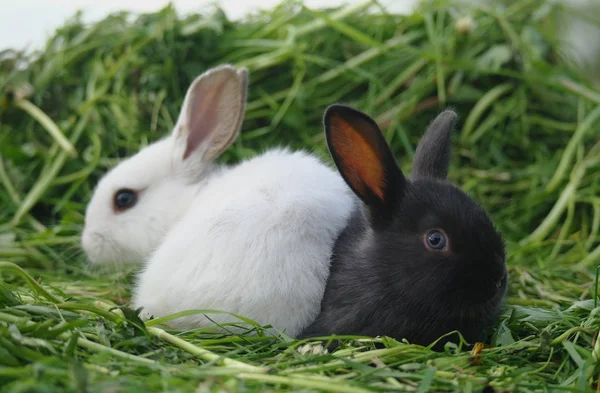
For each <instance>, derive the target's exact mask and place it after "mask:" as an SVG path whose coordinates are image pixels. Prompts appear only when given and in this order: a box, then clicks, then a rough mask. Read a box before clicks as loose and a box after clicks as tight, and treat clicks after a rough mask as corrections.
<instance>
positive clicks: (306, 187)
mask: <svg viewBox="0 0 600 393" xmlns="http://www.w3.org/2000/svg"><path fill="white" fill-rule="evenodd" d="M210 72H211V71H209V72H208V73H206V74H205V75H204V76H203V77H204V78H205V80H207V79H206V78H211V74H210ZM212 72H214V71H212ZM201 78H202V77H201ZM201 78H200V79H201ZM194 83H197V81H195V82H194ZM211 83H213V84H214V83H215V82H214V80H213V81H212V82H211ZM206 86H209V88H207V87H206ZM210 86H212V85H204V86H203V89H204V91H211V90H210ZM193 88H194V84H192V87H191V88H190V91H191V92H188V96H186V100H185V102H184V108H183V109H182V116H184V118H180V120H179V121H178V126H177V127H176V129H175V130H174V132H173V134H172V135H171V136H169V137H167V138H165V139H163V140H162V141H159V142H157V143H155V144H153V145H151V146H149V147H146V148H145V149H143V150H141V151H140V152H139V153H138V154H136V155H135V156H133V157H131V158H129V159H127V160H125V161H123V162H122V163H121V164H119V165H118V166H116V167H115V168H114V169H113V170H112V171H110V172H109V173H108V174H107V175H106V176H105V177H104V178H103V179H102V180H101V181H100V183H99V184H98V186H97V189H96V191H95V192H94V195H93V197H92V200H91V201H90V204H89V206H88V210H87V212H86V225H85V229H84V232H83V236H82V245H83V248H84V250H85V252H86V254H87V255H88V258H89V259H90V261H91V262H93V263H108V262H133V263H143V264H144V266H143V268H142V270H141V272H140V274H139V277H138V282H137V285H136V287H135V291H134V296H133V301H132V303H133V306H134V307H135V308H139V307H143V313H144V314H146V315H153V316H154V317H161V316H166V315H170V314H173V313H176V312H179V311H186V310H203V309H214V310H221V311H226V312H229V313H234V314H240V315H242V316H244V317H247V318H250V319H253V320H255V321H257V322H258V323H260V324H263V325H267V324H270V325H273V326H274V327H275V328H277V329H279V330H284V331H285V332H286V333H287V334H288V335H291V336H294V335H297V334H298V333H300V331H301V330H302V329H303V328H304V327H306V326H307V325H308V324H309V323H311V322H312V321H313V320H314V319H315V318H316V316H317V314H318V312H319V309H320V302H321V299H322V296H323V293H324V290H325V283H326V280H327V277H328V275H329V258H330V255H331V251H332V248H333V243H334V241H335V239H336V238H337V236H338V234H339V233H340V232H341V230H342V229H343V228H344V226H345V225H346V222H347V220H348V217H349V215H350V211H351V209H352V203H353V200H354V199H353V197H352V194H351V192H350V190H349V188H348V186H347V185H346V184H345V182H344V181H343V180H342V178H341V177H340V176H339V174H338V173H337V172H336V171H335V170H333V169H332V168H330V167H328V166H326V165H324V164H323V163H322V162H321V161H320V160H318V159H317V158H316V157H314V156H313V155H310V154H308V153H305V152H290V151H288V150H286V149H273V150H270V151H267V152H265V153H263V154H262V155H260V156H257V157H255V158H252V159H250V160H247V161H244V162H242V163H240V164H238V165H236V166H233V167H230V168H225V167H213V165H212V164H211V163H210V159H207V158H206V157H207V153H206V152H210V157H211V158H213V157H215V156H216V155H217V154H216V153H214V152H218V151H222V150H223V149H224V147H226V145H228V144H229V143H231V140H230V141H229V142H227V143H224V142H223V141H225V140H226V139H227V138H226V133H225V132H224V131H223V130H224V129H225V128H227V127H225V128H223V127H221V128H219V129H218V132H219V133H220V135H219V137H218V138H215V137H212V134H211V138H212V139H211V140H210V141H209V142H206V143H204V142H203V144H202V145H201V147H199V148H198V149H197V150H198V152H194V153H193V154H192V155H190V157H188V158H187V159H185V160H184V159H182V152H183V151H184V149H185V143H186V142H185V141H186V140H185V138H184V137H183V136H182V135H184V136H185V133H186V132H188V133H189V132H193V130H186V129H185V125H186V124H187V123H186V119H185V114H186V113H194V110H190V108H189V105H190V102H193V103H194V104H195V105H201V104H198V103H196V102H195V100H194V99H192V98H190V97H189V96H190V94H191V95H193V91H192V90H193ZM233 91H234V90H233V89H232V90H231V92H229V93H227V92H226V93H223V94H224V95H225V96H226V97H224V98H222V100H221V101H222V102H224V101H227V102H232V97H231V94H233V93H232V92H233ZM195 99H196V101H198V100H197V97H195ZM216 107H218V106H216ZM221 107H223V106H222V105H221ZM192 109H193V108H192ZM242 109H243V106H242ZM237 110H238V111H239V108H238V109H237ZM225 113H226V111H223V114H220V115H219V116H220V117H219V119H223V118H224V116H226V115H225ZM220 121H221V122H222V120H220ZM229 123H230V125H229V126H228V127H229V128H230V129H231V130H230V131H231V132H232V135H234V132H237V131H238V130H234V128H235V127H239V124H237V123H235V122H234V121H230V122H229ZM235 124H237V126H235ZM179 128H181V129H179ZM215 141H217V142H218V143H217V142H215ZM192 168H193V169H192ZM120 188H132V189H138V190H143V191H142V192H141V193H140V196H139V201H138V203H137V204H136V205H135V206H134V207H132V208H131V209H129V210H127V211H122V212H115V211H114V210H113V208H112V198H113V195H114V193H115V192H116V191H117V190H119V189H120ZM208 317H209V318H210V320H209V319H208V318H207V317H205V316H204V315H202V314H196V315H192V316H186V317H181V318H178V319H176V320H173V321H171V322H170V323H169V325H170V326H171V327H174V328H181V329H189V328H196V327H208V326H212V325H213V322H211V320H212V321H216V322H217V323H224V322H236V321H237V322H239V321H238V320H237V319H236V318H235V317H233V316H229V315H226V314H210V315H208Z"/></svg>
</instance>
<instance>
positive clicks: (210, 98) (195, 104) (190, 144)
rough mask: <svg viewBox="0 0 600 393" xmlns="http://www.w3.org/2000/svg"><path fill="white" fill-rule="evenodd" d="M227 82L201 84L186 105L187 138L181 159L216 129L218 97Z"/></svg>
mask: <svg viewBox="0 0 600 393" xmlns="http://www.w3.org/2000/svg"><path fill="white" fill-rule="evenodd" d="M226 83H227V80H222V81H221V82H220V83H219V84H218V85H216V86H215V85H214V84H212V83H202V82H200V86H198V87H197V88H196V89H195V91H194V92H193V95H192V97H191V100H190V103H189V105H188V109H187V110H188V113H187V117H188V122H187V127H188V130H187V131H188V136H187V145H186V148H185V152H184V153H183V159H184V160H185V159H186V158H188V157H189V156H190V154H192V152H193V151H194V150H196V149H197V148H198V146H200V145H201V144H202V142H204V141H205V140H206V139H208V138H209V136H210V135H211V134H212V133H213V132H214V131H215V129H216V127H217V123H218V122H217V120H218V115H219V113H218V112H219V103H220V98H221V97H220V96H221V94H222V92H223V89H224V88H225V84H226Z"/></svg>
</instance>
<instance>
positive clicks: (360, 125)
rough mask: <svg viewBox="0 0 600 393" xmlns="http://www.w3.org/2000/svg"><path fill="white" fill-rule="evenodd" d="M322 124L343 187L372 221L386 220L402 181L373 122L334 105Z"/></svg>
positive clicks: (401, 176) (399, 191)
mask: <svg viewBox="0 0 600 393" xmlns="http://www.w3.org/2000/svg"><path fill="white" fill-rule="evenodd" d="M323 122H324V125H325V136H326V138H327V145H328V147H329V151H330V152H331V156H332V158H333V161H334V162H335V165H336V166H337V168H338V170H339V172H340V174H341V175H342V177H343V178H344V180H345V181H346V183H347V184H348V185H349V186H350V188H351V189H352V190H353V191H354V193H355V194H356V195H357V196H358V197H359V198H360V199H361V200H362V201H363V202H364V203H365V204H366V205H367V206H368V207H369V209H370V211H371V213H372V217H374V218H375V219H386V217H387V218H389V217H390V216H391V210H392V209H393V207H394V205H395V204H396V202H397V201H398V200H399V198H400V195H401V193H402V192H403V190H404V187H405V184H406V180H405V178H404V175H403V174H402V172H401V171H400V168H398V165H397V164H396V160H395V159H394V156H393V155H392V152H391V150H390V149H389V147H388V145H387V142H386V140H385V138H384V136H383V134H382V133H381V130H380V129H379V127H378V126H377V124H376V123H375V121H374V120H373V119H371V118H370V117H369V116H367V115H366V114H364V113H362V112H359V111H357V110H355V109H352V108H350V107H347V106H344V105H338V104H335V105H331V106H329V107H328V108H327V110H326V111H325V116H324V120H323Z"/></svg>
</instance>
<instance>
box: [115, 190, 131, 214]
mask: <svg viewBox="0 0 600 393" xmlns="http://www.w3.org/2000/svg"><path fill="white" fill-rule="evenodd" d="M136 202H137V193H136V192H135V191H133V190H130V189H128V188H123V189H120V190H119V191H117V192H116V193H115V197H114V200H113V204H114V208H115V210H117V211H118V210H126V209H129V208H131V207H133V206H134V205H135V204H136Z"/></svg>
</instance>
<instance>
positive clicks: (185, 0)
mask: <svg viewBox="0 0 600 393" xmlns="http://www.w3.org/2000/svg"><path fill="white" fill-rule="evenodd" d="M417 1H418V0H382V1H381V3H382V4H384V5H385V6H386V7H387V8H388V9H389V10H390V11H396V12H409V11H410V10H411V9H412V7H413V5H414V4H415V3H416V2H417ZM357 2H358V0H306V1H305V4H306V5H307V6H309V7H311V8H313V7H317V8H319V7H326V6H335V5H341V4H351V3H357ZM172 3H173V5H174V6H175V8H176V9H177V10H178V11H179V12H182V13H188V12H193V11H196V10H199V9H202V7H205V6H207V5H210V4H214V3H215V1H214V0H173V1H172ZM217 3H220V4H221V6H222V8H223V9H224V10H225V12H226V14H227V15H228V17H229V18H232V19H237V18H240V17H242V16H244V15H245V14H246V13H248V12H249V11H252V10H256V9H259V8H262V9H269V8H272V7H274V6H275V5H276V4H278V3H279V0H219V1H217ZM167 4H168V0H0V50H1V49H6V48H24V47H25V46H29V45H32V47H35V48H40V47H41V45H43V43H44V42H45V41H46V38H47V37H48V36H49V35H50V34H51V33H52V32H53V31H54V30H55V29H56V28H57V27H59V26H61V25H62V24H63V23H64V21H65V20H66V19H67V18H69V17H71V16H73V15H74V14H75V12H76V11H77V10H78V9H81V10H83V11H84V20H85V21H86V22H87V21H94V20H100V19H102V18H104V17H105V16H106V15H107V14H109V13H111V12H115V11H122V10H128V11H134V12H151V11H156V10H159V9H161V8H163V7H165V6H166V5H167Z"/></svg>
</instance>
